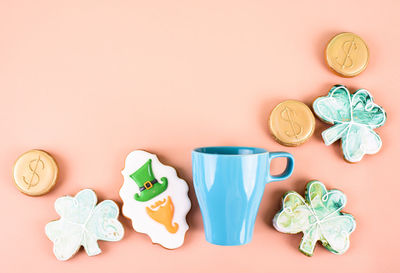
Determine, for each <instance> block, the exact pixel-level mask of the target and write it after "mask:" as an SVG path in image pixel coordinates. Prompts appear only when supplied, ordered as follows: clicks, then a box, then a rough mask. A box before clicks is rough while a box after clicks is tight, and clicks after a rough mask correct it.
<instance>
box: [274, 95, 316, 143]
mask: <svg viewBox="0 0 400 273" xmlns="http://www.w3.org/2000/svg"><path fill="white" fill-rule="evenodd" d="M314 128H315V118H314V114H313V113H312V112H311V110H310V108H309V107H308V106H307V105H305V104H304V103H302V102H300V101H296V100H286V101H284V102H281V103H279V104H278V105H277V106H276V107H275V108H274V109H273V110H272V112H271V115H270V116H269V129H270V131H271V133H272V135H273V137H274V138H275V139H276V141H278V142H279V143H280V144H282V145H285V146H298V145H300V144H302V143H304V142H305V141H307V139H309V138H310V137H311V136H312V134H313V133H314Z"/></svg>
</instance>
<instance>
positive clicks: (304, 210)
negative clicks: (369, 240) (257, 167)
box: [273, 180, 356, 256]
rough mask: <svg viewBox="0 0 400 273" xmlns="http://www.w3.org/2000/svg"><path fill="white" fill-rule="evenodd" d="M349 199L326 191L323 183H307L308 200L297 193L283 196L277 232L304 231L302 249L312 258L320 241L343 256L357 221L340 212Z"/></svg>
mask: <svg viewBox="0 0 400 273" xmlns="http://www.w3.org/2000/svg"><path fill="white" fill-rule="evenodd" d="M345 204H346V196H345V195H344V194H343V193H342V192H341V191H338V190H330V191H327V190H326V188H325V186H324V184H322V183H321V182H319V181H316V180H315V181H311V182H309V183H308V184H307V188H306V199H305V200H304V198H303V197H302V196H301V195H300V194H298V193H297V192H294V191H289V192H287V193H285V194H284V196H283V199H282V209H281V210H280V211H279V212H278V213H277V214H276V215H275V217H274V219H273V224H274V227H275V229H277V230H278V231H280V232H283V233H289V234H295V233H299V232H303V238H302V240H301V243H300V246H299V250H300V251H301V252H303V253H304V254H305V255H307V256H312V254H313V252H314V248H315V244H316V243H317V241H321V243H322V245H323V246H324V247H325V248H326V249H328V250H329V251H330V252H332V253H335V254H343V253H344V252H346V250H347V249H348V248H349V246H350V239H349V236H350V233H352V232H353V231H354V229H355V227H356V222H355V220H354V218H353V216H351V215H350V214H346V213H342V212H340V211H341V210H342V209H343V208H344V206H345Z"/></svg>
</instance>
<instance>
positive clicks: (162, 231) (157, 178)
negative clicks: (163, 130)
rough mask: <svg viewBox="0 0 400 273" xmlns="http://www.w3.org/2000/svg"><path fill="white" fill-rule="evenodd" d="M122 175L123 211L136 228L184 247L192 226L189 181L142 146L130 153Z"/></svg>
mask: <svg viewBox="0 0 400 273" xmlns="http://www.w3.org/2000/svg"><path fill="white" fill-rule="evenodd" d="M122 175H123V176H124V184H123V186H122V188H121V190H120V192H119V194H120V196H121V198H122V201H123V202H124V204H123V206H122V213H123V215H124V216H126V217H127V218H130V219H131V220H132V226H133V229H134V230H136V231H137V232H140V233H145V234H147V235H149V236H150V239H151V240H152V241H153V243H156V244H160V245H161V246H163V247H165V248H168V249H175V248H178V247H180V246H181V245H182V244H183V242H184V238H185V233H186V231H187V230H188V228H189V226H188V224H187V223H186V215H187V213H188V212H189V210H190V207H191V203H190V199H189V197H188V190H189V187H188V185H187V183H186V182H185V181H184V180H183V179H181V178H179V177H178V176H177V173H176V171H175V169H174V168H172V167H170V166H166V165H164V164H162V163H161V162H160V161H159V160H158V158H157V156H156V155H154V154H151V153H148V152H145V151H140V150H136V151H133V152H131V153H130V154H129V155H128V156H127V158H126V160H125V169H124V170H123V171H122Z"/></svg>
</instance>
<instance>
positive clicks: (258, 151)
mask: <svg viewBox="0 0 400 273" xmlns="http://www.w3.org/2000/svg"><path fill="white" fill-rule="evenodd" d="M228 149H232V150H236V151H237V152H236V153H227V152H225V153H224V152H222V151H223V150H228ZM208 150H209V151H208ZM213 150H215V151H214V152H212V151H213ZM239 150H246V151H251V153H240V152H239ZM192 152H193V153H199V154H203V155H214V156H257V155H262V154H268V151H267V150H266V149H264V148H258V147H250V146H206V147H198V148H195V149H193V151H192Z"/></svg>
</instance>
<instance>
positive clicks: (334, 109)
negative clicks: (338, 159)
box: [313, 85, 386, 163]
mask: <svg viewBox="0 0 400 273" xmlns="http://www.w3.org/2000/svg"><path fill="white" fill-rule="evenodd" d="M313 108H314V112H315V114H316V115H317V116H318V117H319V118H320V119H321V120H322V121H324V122H326V123H329V124H333V125H334V126H332V127H330V128H329V129H327V130H325V131H323V132H322V138H323V140H324V142H325V144H326V145H330V144H332V143H334V142H335V141H336V140H339V139H341V140H342V150H343V155H344V158H345V160H347V161H348V162H352V163H354V162H359V161H360V160H361V159H362V158H363V156H364V155H365V154H375V153H377V152H378V151H379V150H380V149H381V147H382V140H381V138H380V137H379V135H378V134H377V133H375V132H374V130H373V129H375V128H378V127H380V126H382V125H383V124H385V122H386V113H385V110H383V108H382V107H380V106H379V105H376V104H375V103H374V100H373V98H372V96H371V94H370V93H369V92H368V91H367V90H365V89H359V90H357V91H356V92H355V93H354V94H350V92H349V90H348V89H347V88H346V87H345V86H343V85H335V86H333V87H332V89H331V90H330V91H329V94H328V96H325V97H319V98H317V99H316V100H315V101H314V103H313Z"/></svg>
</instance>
